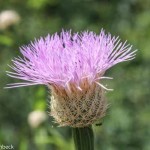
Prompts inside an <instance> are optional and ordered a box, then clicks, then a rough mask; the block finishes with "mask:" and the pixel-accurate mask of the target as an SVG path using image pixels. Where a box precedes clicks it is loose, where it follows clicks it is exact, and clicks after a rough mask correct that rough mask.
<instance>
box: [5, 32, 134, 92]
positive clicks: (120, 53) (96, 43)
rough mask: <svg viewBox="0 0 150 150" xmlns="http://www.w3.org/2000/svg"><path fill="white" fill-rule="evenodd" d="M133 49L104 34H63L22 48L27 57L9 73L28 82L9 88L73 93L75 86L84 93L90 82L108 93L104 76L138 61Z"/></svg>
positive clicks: (20, 60) (15, 62)
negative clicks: (36, 87) (49, 88)
mask: <svg viewBox="0 0 150 150" xmlns="http://www.w3.org/2000/svg"><path fill="white" fill-rule="evenodd" d="M131 49H132V46H131V45H129V44H126V42H120V39H119V38H118V37H114V36H111V34H105V32H104V30H101V32H100V34H98V35H97V34H95V33H94V32H89V31H84V32H81V33H71V31H62V32H61V33H60V34H57V33H55V34H54V35H48V36H46V37H44V38H42V37H41V38H40V39H37V40H35V41H34V42H31V43H30V44H29V45H27V46H22V47H21V48H20V52H21V53H22V55H23V57H17V58H14V60H12V62H13V64H14V65H13V66H10V67H11V68H12V69H13V71H12V72H10V71H7V73H8V76H10V77H13V78H17V79H21V80H24V81H25V82H20V83H13V84H8V87H7V88H13V87H21V86H29V85H36V84H45V85H47V86H48V85H55V86H59V87H63V88H65V89H69V88H70V87H69V85H70V84H73V85H75V86H76V87H77V88H78V89H79V90H82V88H81V87H80V83H81V82H82V80H84V79H85V78H86V79H87V81H88V84H92V83H93V82H95V83H97V84H99V85H100V86H101V87H102V88H104V89H107V88H106V87H104V86H103V85H102V84H101V83H99V82H98V81H99V80H101V79H103V78H108V79H111V78H109V77H104V76H103V75H104V73H105V71H106V70H107V69H109V68H110V67H112V66H114V65H115V64H117V63H120V62H123V61H128V60H132V59H134V57H135V52H136V50H135V51H132V50H131Z"/></svg>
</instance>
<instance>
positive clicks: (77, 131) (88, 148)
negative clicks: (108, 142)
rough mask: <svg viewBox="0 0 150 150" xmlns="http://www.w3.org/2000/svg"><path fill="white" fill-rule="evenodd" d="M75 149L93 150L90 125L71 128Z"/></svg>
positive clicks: (92, 136)
mask: <svg viewBox="0 0 150 150" xmlns="http://www.w3.org/2000/svg"><path fill="white" fill-rule="evenodd" d="M72 132H73V139H74V143H75V150H94V134H93V129H92V126H89V127H84V128H72Z"/></svg>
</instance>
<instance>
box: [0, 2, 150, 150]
mask: <svg viewBox="0 0 150 150" xmlns="http://www.w3.org/2000/svg"><path fill="white" fill-rule="evenodd" d="M149 6H150V1H149V0H101V1H100V0H99V1H98V0H81V1H80V0H63V1H62V0H0V11H3V10H9V9H11V10H15V11H17V12H18V13H19V15H20V16H21V21H20V23H19V24H17V25H14V26H11V27H9V28H7V29H5V30H1V31H0V145H1V144H3V145H9V144H12V145H14V147H15V149H19V150H41V149H42V150H48V149H49V150H50V149H51V150H73V149H74V148H73V142H72V140H71V131H70V129H69V128H66V127H65V128H57V127H55V126H54V127H52V118H50V117H49V119H48V120H47V121H46V122H45V123H43V124H42V125H41V126H40V127H38V128H36V129H32V128H31V127H30V126H29V125H28V122H27V117H28V114H29V113H30V112H31V111H34V110H44V111H49V110H48V106H47V104H49V102H48V101H49V98H48V95H49V94H48V92H47V89H46V88H45V87H44V86H40V85H39V86H33V87H24V88H16V89H3V87H4V86H5V85H6V84H7V83H12V82H15V81H16V80H15V79H11V78H9V77H7V76H6V73H5V70H10V69H9V68H8V66H7V64H10V63H11V59H12V58H13V57H14V56H17V55H19V50H18V47H19V46H21V45H24V44H27V43H29V41H31V40H34V38H38V37H40V36H45V35H47V34H48V33H54V32H59V31H61V29H62V28H64V29H72V30H73V31H81V30H92V31H95V32H97V33H98V32H99V31H100V29H101V28H104V29H105V30H106V31H109V32H111V33H112V34H113V35H119V36H120V38H121V39H122V40H123V41H125V40H126V39H127V40H128V42H129V43H131V44H133V45H134V46H133V49H139V51H138V52H137V57H136V59H135V60H134V61H131V62H126V63H123V64H119V65H117V66H116V67H114V68H112V69H111V70H109V71H107V73H106V74H107V76H112V77H114V80H112V81H109V82H108V81H104V83H107V84H108V85H109V87H113V88H114V89H115V90H114V92H110V93H107V94H106V96H107V99H108V102H109V103H110V108H109V110H108V112H107V115H106V117H105V118H104V119H103V125H102V126H100V127H99V126H94V132H95V145H96V150H99V149H101V150H149V149H150V128H149V125H150V119H149V118H150V109H149V104H150V100H149V99H150V69H149V65H150V7H149Z"/></svg>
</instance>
